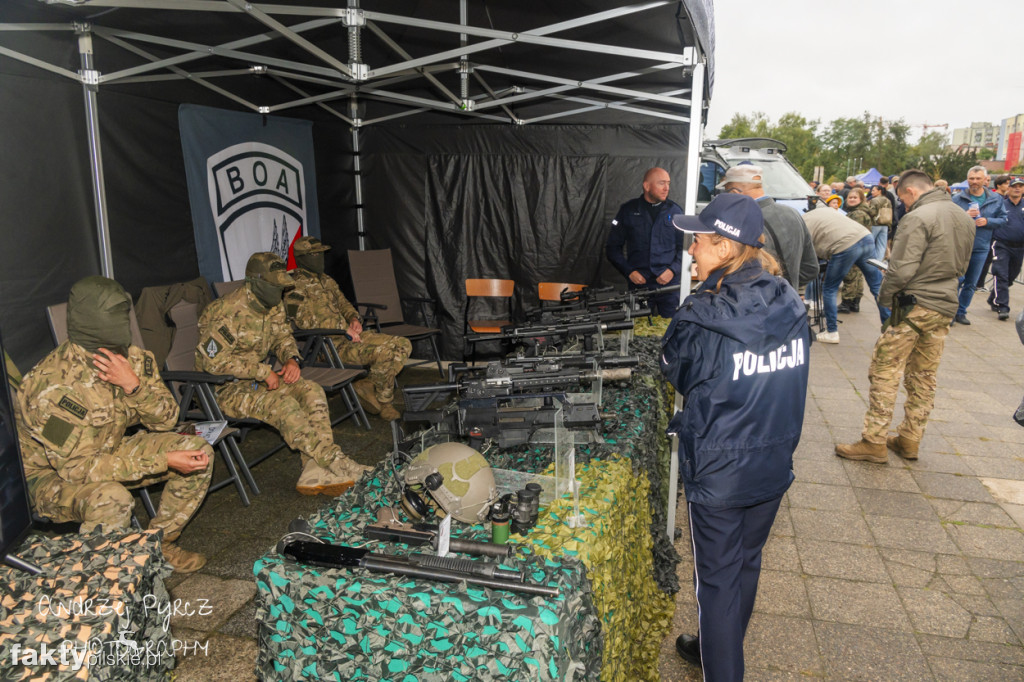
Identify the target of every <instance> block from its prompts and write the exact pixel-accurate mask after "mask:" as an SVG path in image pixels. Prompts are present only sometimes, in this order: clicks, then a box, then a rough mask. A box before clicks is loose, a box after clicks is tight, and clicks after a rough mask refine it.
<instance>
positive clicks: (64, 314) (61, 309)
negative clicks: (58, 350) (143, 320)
mask: <svg viewBox="0 0 1024 682" xmlns="http://www.w3.org/2000/svg"><path fill="white" fill-rule="evenodd" d="M46 320H47V321H48V322H49V323H50V334H51V335H52V336H53V343H54V345H55V346H59V345H60V344H62V343H64V342H65V341H67V340H68V304H67V302H64V303H54V304H53V305H48V306H46ZM128 325H129V326H130V327H131V330H132V345H133V346H138V347H139V348H145V347H146V345H145V344H144V343H143V342H142V331H141V330H140V329H139V320H138V318H137V317H135V306H132V308H131V310H129V311H128Z"/></svg>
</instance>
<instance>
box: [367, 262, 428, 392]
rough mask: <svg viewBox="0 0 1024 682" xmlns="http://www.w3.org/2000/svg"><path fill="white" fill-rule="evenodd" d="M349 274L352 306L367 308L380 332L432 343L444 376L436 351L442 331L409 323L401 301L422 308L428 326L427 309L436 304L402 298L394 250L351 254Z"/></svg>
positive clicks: (423, 362) (420, 362) (407, 297)
mask: <svg viewBox="0 0 1024 682" xmlns="http://www.w3.org/2000/svg"><path fill="white" fill-rule="evenodd" d="M348 265H349V272H350V273H351V275H352V290H353V292H354V293H355V297H356V301H358V302H355V301H354V302H353V304H354V305H355V306H356V307H357V308H358V307H363V308H365V309H366V312H365V314H364V318H365V319H366V320H367V321H369V322H373V325H374V328H375V329H376V330H377V331H378V332H383V333H385V334H391V335H392V336H403V337H405V338H407V339H409V341H411V342H412V343H415V342H417V341H424V340H425V341H429V342H430V348H431V350H432V351H433V353H434V360H433V362H436V363H437V373H438V374H440V375H441V376H442V377H444V370H443V369H442V368H441V353H440V352H439V351H438V349H437V337H438V336H440V334H441V330H440V329H437V328H436V327H421V326H419V325H415V324H406V322H405V315H404V313H403V311H402V301H408V302H410V303H415V304H417V305H418V306H419V309H420V314H421V315H422V317H423V322H424V324H429V323H430V322H429V321H430V317H429V316H428V311H427V307H428V306H434V305H436V302H435V301H434V300H433V299H430V298H419V297H414V296H401V295H400V294H399V293H398V284H397V282H396V281H395V266H394V263H393V262H392V260H391V249H376V250H372V251H349V252H348ZM430 362H431V360H420V361H418V362H413V363H410V364H409V366H410V367H416V366H418V365H425V364H429V363H430Z"/></svg>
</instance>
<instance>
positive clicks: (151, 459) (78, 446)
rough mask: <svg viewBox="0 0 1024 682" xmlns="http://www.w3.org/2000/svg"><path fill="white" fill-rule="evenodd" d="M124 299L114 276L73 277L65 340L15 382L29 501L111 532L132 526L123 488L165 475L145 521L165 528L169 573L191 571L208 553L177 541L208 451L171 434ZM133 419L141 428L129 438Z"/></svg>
mask: <svg viewBox="0 0 1024 682" xmlns="http://www.w3.org/2000/svg"><path fill="white" fill-rule="evenodd" d="M131 303H132V301H131V298H130V297H129V296H128V293H127V292H126V291H125V290H124V288H122V287H121V285H120V284H118V283H117V282H115V281H114V280H112V279H107V278H106V277H87V278H85V279H83V280H81V281H79V282H77V283H76V284H75V285H74V286H72V287H71V293H70V295H69V298H68V319H67V323H68V340H67V341H65V342H64V343H62V344H61V345H59V346H57V348H56V349H55V350H54V351H53V352H51V353H50V354H49V355H47V356H46V357H45V358H43V359H42V360H41V361H40V362H39V364H38V365H36V366H35V368H34V369H33V370H32V371H31V372H29V373H28V374H26V375H25V377H24V379H23V380H22V383H21V386H20V388H19V389H18V400H17V404H16V408H15V412H16V420H17V424H18V440H19V441H20V442H21V449H22V456H23V460H24V466H25V478H26V480H27V481H28V488H29V497H30V498H31V501H32V508H33V510H34V511H35V512H36V513H37V514H40V515H42V516H45V517H47V518H50V519H52V520H53V521H56V522H58V523H64V522H69V521H78V522H81V524H82V526H81V532H83V533H87V532H90V531H92V530H94V529H101V530H103V531H111V530H115V529H118V528H127V527H128V526H129V523H130V522H131V514H132V508H133V506H134V501H133V499H132V495H131V493H130V492H128V489H127V488H137V487H141V486H147V485H152V484H154V483H159V482H160V481H166V482H167V484H166V485H165V486H164V490H163V494H162V495H161V497H160V509H159V510H158V511H157V514H156V516H155V517H154V518H153V519H151V520H150V522H149V527H150V529H151V530H152V529H160V530H162V531H163V533H164V535H163V554H164V557H165V558H166V559H167V561H168V562H169V563H170V564H171V565H172V566H173V567H174V570H175V571H176V572H178V573H191V572H193V571H197V570H199V569H200V568H202V567H203V565H204V564H205V563H206V559H205V558H204V557H203V556H202V555H201V554H198V553H196V552H189V551H188V550H185V549H182V548H181V547H179V546H178V545H177V543H176V541H177V539H178V537H179V536H180V535H181V531H182V529H183V528H184V527H185V524H187V523H188V521H189V519H190V518H192V515H193V514H194V513H195V511H196V509H198V508H199V505H200V503H201V502H202V501H203V497H204V496H205V495H206V489H207V488H208V487H209V486H210V476H211V474H212V471H213V450H212V449H211V448H210V446H209V445H208V444H207V443H206V441H205V440H203V439H202V438H200V437H199V436H185V435H181V434H177V433H172V432H170V431H171V429H173V428H174V425H175V424H177V423H178V404H177V403H176V402H175V400H174V396H172V395H171V392H170V391H169V390H167V386H165V385H164V382H163V381H162V380H161V379H160V372H159V371H158V370H157V368H156V361H155V360H154V358H153V354H152V353H150V352H149V351H145V350H142V349H141V348H138V347H136V346H132V345H131V328H130V326H129V311H130V310H131ZM135 424H142V426H143V427H145V429H148V430H140V431H137V432H136V433H134V434H132V435H130V436H126V435H125V429H126V428H127V427H128V426H132V425H135ZM159 432H164V433H159Z"/></svg>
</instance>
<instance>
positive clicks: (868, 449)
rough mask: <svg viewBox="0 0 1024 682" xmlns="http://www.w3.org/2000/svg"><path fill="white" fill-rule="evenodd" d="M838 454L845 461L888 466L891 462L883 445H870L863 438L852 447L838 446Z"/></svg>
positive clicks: (851, 445) (852, 444)
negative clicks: (850, 460)
mask: <svg viewBox="0 0 1024 682" xmlns="http://www.w3.org/2000/svg"><path fill="white" fill-rule="evenodd" d="M836 454H837V455H839V456H840V457H843V458H844V459H853V460H857V461H862V462H873V463H874V464H886V463H888V461H889V456H888V455H887V454H886V452H885V446H884V445H883V444H881V443H869V442H868V441H866V440H864V439H863V438H862V439H861V440H859V441H858V442H856V443H851V444H850V445H837V446H836Z"/></svg>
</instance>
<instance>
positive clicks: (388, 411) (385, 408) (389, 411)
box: [380, 403, 402, 422]
mask: <svg viewBox="0 0 1024 682" xmlns="http://www.w3.org/2000/svg"><path fill="white" fill-rule="evenodd" d="M380 418H381V419H386V420H387V421H389V422H390V421H394V420H396V419H401V418H402V413H401V412H399V411H398V410H397V409H396V408H395V406H394V404H393V403H381V404H380Z"/></svg>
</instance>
